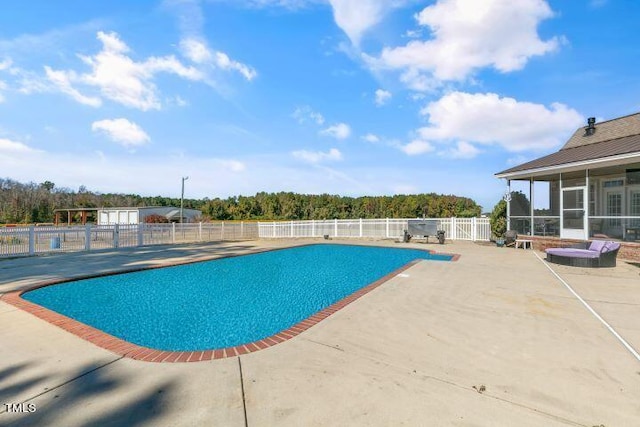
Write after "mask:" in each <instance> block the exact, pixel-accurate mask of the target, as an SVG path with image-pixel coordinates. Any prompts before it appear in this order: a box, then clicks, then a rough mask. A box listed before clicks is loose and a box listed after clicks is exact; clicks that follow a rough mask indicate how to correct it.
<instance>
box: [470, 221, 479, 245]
mask: <svg viewBox="0 0 640 427" xmlns="http://www.w3.org/2000/svg"><path fill="white" fill-rule="evenodd" d="M471 227H472V229H471V239H472V240H473V241H474V242H475V241H476V240H477V235H478V230H477V225H476V217H475V216H474V217H473V218H471Z"/></svg>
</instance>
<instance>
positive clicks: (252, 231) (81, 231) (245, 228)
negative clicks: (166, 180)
mask: <svg viewBox="0 0 640 427" xmlns="http://www.w3.org/2000/svg"><path fill="white" fill-rule="evenodd" d="M257 238H258V225H257V224H256V223H255V222H253V223H245V222H213V223H197V224H192V223H189V224H175V223H173V224H126V225H125V224H115V225H79V226H59V227H55V226H45V227H36V226H33V225H31V226H24V227H0V258H1V257H10V256H22V255H34V254H39V253H49V252H73V251H89V250H94V249H108V248H126V247H135V246H143V245H159V244H172V243H187V242H213V241H222V240H248V239H257Z"/></svg>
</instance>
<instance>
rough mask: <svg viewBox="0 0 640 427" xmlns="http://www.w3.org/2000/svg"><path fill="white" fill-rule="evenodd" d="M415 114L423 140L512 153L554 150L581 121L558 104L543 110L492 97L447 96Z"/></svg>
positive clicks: (576, 114) (457, 94) (485, 95)
mask: <svg viewBox="0 0 640 427" xmlns="http://www.w3.org/2000/svg"><path fill="white" fill-rule="evenodd" d="M421 113H422V114H423V115H425V116H428V121H429V125H428V126H425V127H423V128H420V129H418V134H419V135H420V139H421V140H423V141H430V142H439V143H450V142H458V141H468V142H469V143H474V144H485V145H491V144H495V145H499V146H502V147H503V148H505V149H506V150H508V151H512V152H518V151H526V150H534V151H535V150H537V151H546V150H549V149H551V148H555V147H557V146H558V145H559V144H561V143H563V142H564V141H565V140H566V138H567V136H568V135H569V134H570V133H571V132H573V131H574V130H575V129H576V128H577V127H579V126H580V125H581V124H582V122H583V121H584V120H583V117H582V116H581V115H580V114H579V113H578V112H577V111H575V110H573V109H571V108H569V107H567V106H565V105H563V104H559V103H554V104H551V106H550V107H545V106H544V105H541V104H533V103H530V102H518V101H517V100H515V99H513V98H507V97H504V98H501V97H500V96H498V95H497V94H495V93H478V94H469V93H464V92H452V93H450V94H448V95H445V96H443V97H442V98H440V99H439V100H437V101H434V102H432V103H430V104H429V105H427V106H426V107H425V108H424V109H423V110H422V111H421ZM466 148H467V151H469V150H468V148H469V147H466ZM464 149H465V147H463V148H462V150H464ZM458 150H460V147H458Z"/></svg>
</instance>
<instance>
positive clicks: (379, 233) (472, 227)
mask: <svg viewBox="0 0 640 427" xmlns="http://www.w3.org/2000/svg"><path fill="white" fill-rule="evenodd" d="M411 219H413V218H411ZM432 219H436V220H437V221H438V229H440V230H444V231H445V238H446V239H451V240H472V241H478V240H489V238H490V237H491V227H490V226H489V218H455V217H454V218H432ZM408 220H409V218H403V219H391V218H386V219H331V220H311V221H276V222H259V223H258V235H259V236H260V238H297V237H322V236H325V235H326V236H329V237H353V238H378V239H398V238H402V237H403V235H404V230H406V229H407V228H408Z"/></svg>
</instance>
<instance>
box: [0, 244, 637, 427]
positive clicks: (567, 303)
mask: <svg viewBox="0 0 640 427" xmlns="http://www.w3.org/2000/svg"><path fill="white" fill-rule="evenodd" d="M310 242H315V243H320V242H322V243H326V242H325V241H320V240H315V241H312V240H295V241H287V240H282V241H276V240H273V241H268V240H265V241H255V242H236V243H221V244H206V245H181V246H159V247H144V248H135V249H124V250H120V251H98V252H91V253H69V254H59V255H50V256H38V257H31V258H16V259H5V260H0V294H4V293H8V292H11V291H17V290H23V289H27V288H30V287H31V286H34V285H36V284H38V283H42V282H49V281H52V280H60V279H65V278H71V277H78V276H85V275H88V274H95V273H107V272H111V271H119V270H123V269H135V268H140V267H151V266H157V265H162V264H167V263H175V262H185V261H195V260H198V259H205V258H210V257H215V256H227V255H230V254H233V255H239V254H244V253H250V252H253V251H257V250H263V249H267V248H275V247H285V246H291V245H297V244H305V243H310ZM331 242H332V243H356V242H354V241H346V240H342V241H335V240H334V241H331ZM362 243H363V244H376V245H390V246H395V247H414V248H423V249H424V248H428V249H431V250H435V251H438V252H446V253H457V254H460V255H461V257H460V259H459V260H458V261H457V262H435V261H423V262H419V263H417V264H415V265H413V266H411V267H410V268H408V269H407V270H405V271H404V272H403V273H401V274H398V275H396V276H395V277H393V278H391V279H390V280H388V281H386V282H385V283H383V284H382V285H381V286H379V287H377V288H375V289H374V290H372V291H371V292H369V293H367V294H366V295H363V296H361V297H360V298H359V299H357V300H356V301H354V302H352V303H351V304H349V305H346V306H344V307H343V308H342V309H340V310H339V311H337V312H335V313H333V314H331V315H330V316H328V317H327V318H326V319H324V320H322V321H321V322H320V323H318V324H316V325H314V326H312V327H310V328H309V329H307V330H305V331H304V332H302V333H300V334H298V335H297V336H295V337H293V338H291V339H288V340H287V341H284V342H282V343H279V344H277V345H274V346H272V347H269V348H266V349H263V350H260V351H255V352H252V353H247V354H243V355H240V356H236V357H228V358H224V359H219V360H208V361H201V362H195V363H152V362H144V361H139V360H133V359H130V358H125V357H123V356H121V355H118V354H114V353H113V352H110V351H108V350H104V349H102V348H100V347H97V346H96V345H94V344H91V343H89V342H87V341H85V340H83V339H81V338H79V337H77V336H76V335H73V334H71V333H69V332H67V331H65V330H63V329H60V328H58V327H56V326H54V325H51V324H49V323H47V322H45V321H43V320H41V319H40V318H38V317H35V316H34V315H32V314H30V313H27V312H25V311H23V310H21V309H18V308H16V307H15V306H13V305H10V304H7V303H6V302H4V301H0V326H1V327H0V425H42V426H47V425H56V426H57V425H68V426H83V425H149V426H182V425H184V426H191V425H223V426H271V425H278V426H300V425H304V426H313V425H318V426H324V425H345V426H346V425H348V426H356V425H373V426H397V425H408V426H413V425H460V426H512V425H518V426H587V427H591V426H600V425H604V426H606V427H611V426H638V425H640V404H638V402H640V360H639V359H638V357H637V353H638V351H640V268H638V267H636V266H633V265H631V264H629V263H626V262H624V261H622V260H618V266H617V267H615V268H603V269H583V268H574V267H566V266H558V265H548V264H546V263H545V262H544V261H542V260H541V258H543V254H541V253H539V252H536V251H533V250H522V249H517V250H516V249H512V248H496V247H494V246H489V245H481V244H474V243H471V242H447V244H445V245H444V246H441V245H438V244H431V243H430V244H423V243H408V244H404V243H395V242H390V241H377V242H374V241H364V242H362ZM549 267H551V269H549ZM552 270H553V271H552ZM553 272H555V273H556V274H557V275H558V276H556V275H555V274H554V273H553ZM560 279H562V280H564V282H566V284H568V285H569V286H570V287H571V288H572V289H573V290H575V292H576V293H577V294H578V295H580V296H581V297H582V298H583V299H584V300H585V301H586V303H588V304H589V306H591V307H592V308H593V310H595V312H596V313H598V314H599V315H600V316H601V317H602V319H604V321H606V322H607V323H608V324H609V325H610V326H611V327H612V328H613V330H614V331H615V332H616V333H617V334H618V335H619V337H620V338H622V340H624V342H625V343H626V344H627V345H628V347H629V348H627V347H625V345H624V344H623V342H622V341H621V340H620V339H619V338H618V337H616V336H615V335H614V333H613V332H612V331H611V330H609V329H608V328H607V327H605V326H604V325H603V323H602V322H601V321H600V320H598V319H597V318H596V316H594V314H593V313H591V312H590V311H589V310H588V309H587V308H586V307H585V306H584V305H583V304H582V302H580V301H579V299H578V298H577V297H576V296H575V295H574V294H572V293H571V292H570V291H569V289H568V288H567V287H566V286H565V284H564V283H563V282H562V281H561V280H560ZM634 352H635V354H634ZM21 403H23V405H22V406H21V407H20V406H19V404H21ZM10 404H14V405H13V406H9V405H10ZM19 409H22V410H23V411H24V412H16V411H17V410H19ZM34 409H35V412H29V411H33V410H34Z"/></svg>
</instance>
